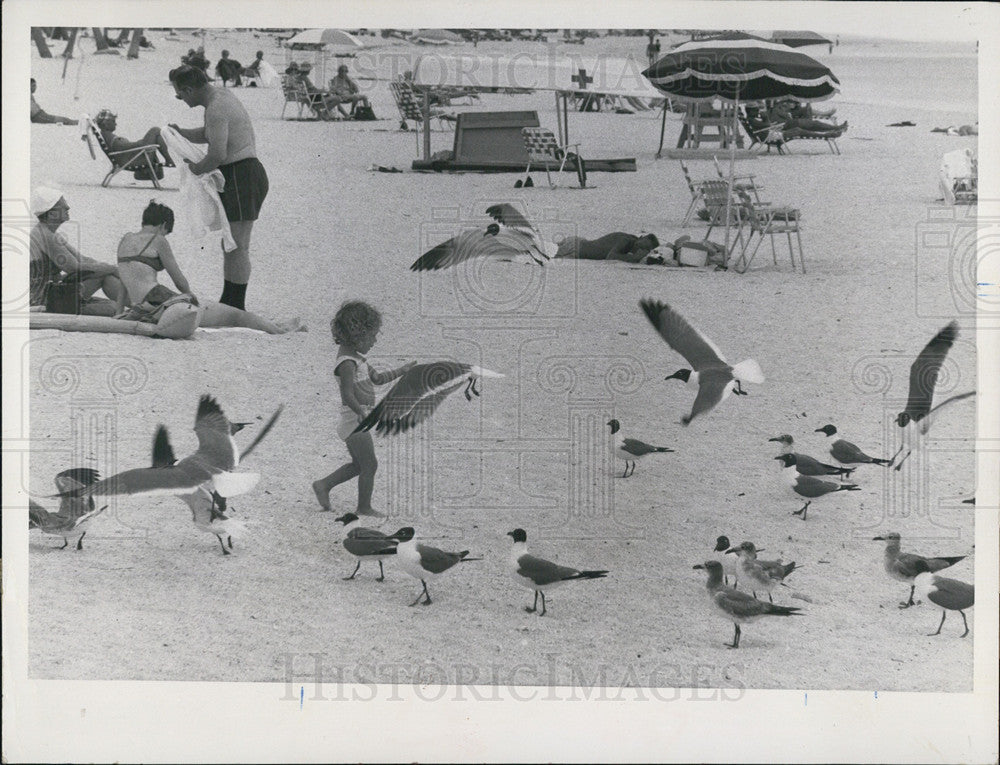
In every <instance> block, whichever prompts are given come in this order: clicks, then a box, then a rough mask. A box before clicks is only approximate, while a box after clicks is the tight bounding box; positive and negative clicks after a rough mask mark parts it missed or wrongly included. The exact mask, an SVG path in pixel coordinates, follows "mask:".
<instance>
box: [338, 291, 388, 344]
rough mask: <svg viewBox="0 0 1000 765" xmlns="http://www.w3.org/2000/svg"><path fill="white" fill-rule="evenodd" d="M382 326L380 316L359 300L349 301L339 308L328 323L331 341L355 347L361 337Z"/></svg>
mask: <svg viewBox="0 0 1000 765" xmlns="http://www.w3.org/2000/svg"><path fill="white" fill-rule="evenodd" d="M381 326H382V314H380V313H379V312H378V310H377V309H376V308H374V307H373V306H370V305H368V303H365V302H364V301H361V300H349V301H348V302H346V303H344V304H343V305H342V306H340V309H339V310H338V311H337V315H336V316H334V317H333V321H331V322H330V331H331V332H332V333H333V341H334V342H335V343H336V344H337V345H356V344H357V342H358V341H359V340H360V338H361V335H363V334H364V333H365V332H368V331H370V330H373V329H378V328H379V327H381Z"/></svg>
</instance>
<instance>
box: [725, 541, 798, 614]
mask: <svg viewBox="0 0 1000 765" xmlns="http://www.w3.org/2000/svg"><path fill="white" fill-rule="evenodd" d="M726 553H727V554H735V555H736V556H737V557H738V558H739V561H740V564H739V569H740V574H741V575H742V576H743V581H744V582H745V583H747V584H749V585H750V592H751V593H753V596H754V597H755V598H756V597H757V590H763V591H764V592H766V593H767V599H768V600H769V601H770V602H771V603H773V602H774V598H772V597H771V591H772V590H773V589H774V588H775V587H777V586H778V585H779V584H784V583H785V577H787V576H788V575H789V574H791V573H792V572H793V571H794V570H795V561H792V562H791V563H782V562H781V561H780V560H757V548H756V546H755V545H754V543H753V542H743V543H742V544H740V545H739V547H732V548H730V549H729V550H726Z"/></svg>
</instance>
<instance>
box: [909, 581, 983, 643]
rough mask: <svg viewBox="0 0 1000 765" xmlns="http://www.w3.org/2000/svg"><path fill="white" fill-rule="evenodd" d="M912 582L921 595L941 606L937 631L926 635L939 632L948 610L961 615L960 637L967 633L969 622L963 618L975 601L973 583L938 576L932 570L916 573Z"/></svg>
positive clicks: (938, 633)
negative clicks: (961, 630) (961, 629)
mask: <svg viewBox="0 0 1000 765" xmlns="http://www.w3.org/2000/svg"><path fill="white" fill-rule="evenodd" d="M914 584H915V585H916V587H917V590H918V591H919V592H920V594H921V596H923V597H925V598H927V600H929V601H930V602H931V603H933V604H934V605H935V606H940V607H941V623H940V624H939V625H938V628H937V632H932V633H931V634H930V635H928V637H933V636H934V635H940V634H941V628H942V627H943V626H944V618H945V617H946V616H947V615H948V611H958V612H959V613H960V614H961V615H962V624H964V625H965V632H963V633H962V637H965V636H966V635H968V634H969V622H968V621H967V620H966V618H965V609H966V608H972V606H973V604H974V603H975V601H976V588H975V587H974V586H973V585H971V584H966V583H965V582H960V581H958V580H957V579H949V578H948V577H946V576H938V575H937V574H935V573H934V572H932V571H924V572H923V573H921V574H917V576H916V578H915V579H914Z"/></svg>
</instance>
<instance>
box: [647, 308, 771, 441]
mask: <svg viewBox="0 0 1000 765" xmlns="http://www.w3.org/2000/svg"><path fill="white" fill-rule="evenodd" d="M639 306H640V307H641V308H642V310H643V311H644V312H645V313H646V317H647V318H648V319H649V321H650V322H651V323H652V325H653V326H654V327H655V328H656V331H657V332H659V333H660V336H661V337H662V338H663V339H664V340H666V341H667V344H668V345H669V346H670V347H671V348H673V349H674V350H675V351H677V353H679V354H680V355H681V356H683V357H684V358H685V359H686V360H687V362H688V364H690V365H691V366H692V367H693V371H692V370H682V371H680V372H675V373H674V374H672V375H670V377H668V378H666V379H668V380H669V379H671V378H672V377H678V378H680V379H683V380H685V381H686V382H688V383H689V384H695V383H697V385H698V395H697V396H696V397H695V400H694V407H693V408H692V409H691V414H689V415H687V416H686V417H683V418H682V419H681V422H682V423H683V424H684V425H688V424H689V423H690V422H691V420H693V419H694V418H695V417H697V416H698V415H699V414H702V413H703V412H708V411H711V410H712V409H714V408H715V406H716V405H717V404H719V402H721V401H724V400H725V399H726V398H727V397H728V396H729V394H730V393H736V394H738V395H745V393H746V391H744V390H743V388H742V386H741V383H743V382H747V383H757V384H759V383H762V382H764V373H763V372H762V371H761V369H760V365H758V364H757V362H756V361H754V360H753V359H747V360H746V361H741V362H740V363H739V364H737V365H736V366H730V365H729V364H728V363H726V360H725V358H723V356H722V352H721V351H720V350H719V349H718V348H717V347H716V345H715V343H713V342H712V341H711V340H709V339H708V338H707V337H705V336H704V335H703V334H701V333H700V332H699V331H698V330H696V329H695V328H694V327H692V326H691V325H690V324H688V322H687V321H686V320H685V319H684V317H683V316H681V315H680V314H679V313H677V312H676V311H674V310H673V309H672V308H671V307H670V306H668V305H667V304H666V303H663V302H661V301H658V300H649V299H644V300H641V301H639ZM685 373H686V374H685Z"/></svg>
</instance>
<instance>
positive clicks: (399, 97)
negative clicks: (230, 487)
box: [389, 80, 458, 156]
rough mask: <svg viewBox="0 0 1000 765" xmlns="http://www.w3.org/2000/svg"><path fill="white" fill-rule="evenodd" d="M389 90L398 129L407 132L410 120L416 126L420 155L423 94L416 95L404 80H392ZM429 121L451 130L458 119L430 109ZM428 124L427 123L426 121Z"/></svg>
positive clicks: (438, 110) (452, 115)
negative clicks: (396, 115) (448, 127)
mask: <svg viewBox="0 0 1000 765" xmlns="http://www.w3.org/2000/svg"><path fill="white" fill-rule="evenodd" d="M389 90H391V91H392V98H393V100H394V101H395V102H396V108H397V109H399V119H400V122H399V127H400V129H401V130H409V127H408V126H407V124H406V121H407V120H411V121H412V122H414V123H415V124H416V126H417V127H416V132H415V135H416V140H417V155H418V156H419V154H420V130H421V129H422V126H423V124H424V107H423V94H418V93H417V92H416V91H414V90H413V86H412V85H411V84H410V83H409V82H407V81H406V80H394V81H393V82H390V83H389ZM429 115H430V119H432V120H434V119H436V120H437V121H438V125H439V126H440V125H450V126H451V127H452V129H454V127H455V121H456V120H457V119H458V118H457V117H456V116H455V115H454V114H451V113H450V112H446V111H444V110H443V109H431V110H430V112H429ZM428 123H429V121H428Z"/></svg>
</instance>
